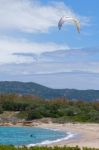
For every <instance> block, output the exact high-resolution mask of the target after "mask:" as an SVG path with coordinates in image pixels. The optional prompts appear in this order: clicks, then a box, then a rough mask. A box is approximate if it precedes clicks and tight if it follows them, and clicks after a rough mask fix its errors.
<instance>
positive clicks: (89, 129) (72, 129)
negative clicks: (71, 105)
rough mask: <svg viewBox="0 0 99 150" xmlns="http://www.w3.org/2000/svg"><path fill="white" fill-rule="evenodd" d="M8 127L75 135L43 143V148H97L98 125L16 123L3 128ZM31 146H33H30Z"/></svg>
mask: <svg viewBox="0 0 99 150" xmlns="http://www.w3.org/2000/svg"><path fill="white" fill-rule="evenodd" d="M6 125H7V126H10V127H22V126H23V127H39V128H45V129H51V130H56V131H62V132H64V133H72V134H73V135H75V136H74V137H71V138H69V139H67V138H66V139H65V138H63V139H60V140H55V142H54V141H51V142H50V141H49V142H48V143H47V141H46V143H44V144H42V143H43V142H42V143H41V145H43V146H45V145H46V146H70V147H73V146H77V145H78V146H79V147H80V148H82V147H90V148H99V134H98V133H99V124H95V123H64V124H58V123H52V122H49V123H43V122H42V121H33V122H31V123H30V125H29V124H28V125H26V126H25V125H23V124H21V123H17V124H16V125H13V124H11V123H7V124H5V125H4V126H6ZM31 146H33V145H32V144H31Z"/></svg>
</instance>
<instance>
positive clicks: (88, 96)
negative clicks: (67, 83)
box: [0, 81, 99, 101]
mask: <svg viewBox="0 0 99 150" xmlns="http://www.w3.org/2000/svg"><path fill="white" fill-rule="evenodd" d="M2 93H3V94H5V93H16V94H21V95H30V94H32V95H35V96H40V97H43V98H46V99H52V98H58V97H66V98H68V99H72V100H75V99H77V100H85V101H86V100H87V101H94V100H99V90H76V89H51V88H48V87H45V86H42V85H39V84H36V83H33V82H28V83H24V82H17V81H2V82H0V94H2Z"/></svg>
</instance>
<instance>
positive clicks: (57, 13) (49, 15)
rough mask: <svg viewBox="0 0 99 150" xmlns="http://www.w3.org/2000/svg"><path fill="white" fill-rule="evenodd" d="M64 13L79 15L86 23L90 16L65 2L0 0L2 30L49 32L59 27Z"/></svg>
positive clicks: (0, 26)
mask: <svg viewBox="0 0 99 150" xmlns="http://www.w3.org/2000/svg"><path fill="white" fill-rule="evenodd" d="M62 15H69V16H77V17H79V19H80V20H81V21H82V23H83V24H84V25H85V24H86V22H87V21H88V18H86V17H81V16H78V15H76V14H75V13H74V12H73V11H72V10H71V9H70V8H68V7H67V6H66V5H65V4H64V3H63V2H58V3H55V2H53V3H50V4H48V5H44V4H41V3H40V2H39V1H38V0H36V1H35V0H0V30H3V29H4V30H5V29H6V30H7V29H8V30H9V29H11V30H14V29H16V30H20V31H23V32H31V33H33V32H48V30H49V29H50V28H51V27H57V22H58V20H59V18H60V17H61V16H62Z"/></svg>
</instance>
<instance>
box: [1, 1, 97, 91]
mask: <svg viewBox="0 0 99 150" xmlns="http://www.w3.org/2000/svg"><path fill="white" fill-rule="evenodd" d="M98 6H99V1H98V0H95V1H91V0H87V1H82V0H79V1H77V2H75V0H61V1H60V0H9V1H8V0H0V52H1V54H0V80H1V81H2V80H3V81H5V80H10V81H13V80H16V81H24V82H30V81H32V82H37V83H40V84H43V85H46V86H48V87H52V88H77V89H99V87H98V83H99V42H98V37H99V20H98V17H99V11H98ZM63 15H66V16H70V17H72V16H75V17H76V18H78V19H79V21H80V24H81V32H80V34H79V33H77V31H76V28H75V26H74V25H72V24H68V23H65V24H64V25H63V27H62V30H60V31H59V30H58V27H57V24H58V21H59V19H60V17H61V16H63Z"/></svg>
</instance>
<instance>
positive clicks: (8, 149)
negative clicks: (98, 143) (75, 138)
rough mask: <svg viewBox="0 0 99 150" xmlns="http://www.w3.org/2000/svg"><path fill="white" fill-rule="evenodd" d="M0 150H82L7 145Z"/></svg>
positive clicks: (85, 149)
mask: <svg viewBox="0 0 99 150" xmlns="http://www.w3.org/2000/svg"><path fill="white" fill-rule="evenodd" d="M0 150H81V148H79V147H78V146H76V147H67V146H64V147H58V146H54V147H47V146H46V147H38V146H36V147H30V148H27V147H25V146H24V147H14V146H12V145H11V146H10V145H9V146H8V145H7V146H6V145H0ZM82 150H99V148H88V147H83V148H82Z"/></svg>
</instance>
